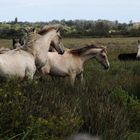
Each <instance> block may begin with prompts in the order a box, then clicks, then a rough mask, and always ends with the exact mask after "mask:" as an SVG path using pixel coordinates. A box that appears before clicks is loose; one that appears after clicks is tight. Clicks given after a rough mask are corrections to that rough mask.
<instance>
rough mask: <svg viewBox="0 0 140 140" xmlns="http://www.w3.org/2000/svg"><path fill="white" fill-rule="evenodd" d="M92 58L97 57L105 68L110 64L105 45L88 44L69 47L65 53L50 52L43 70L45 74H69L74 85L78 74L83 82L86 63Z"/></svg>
mask: <svg viewBox="0 0 140 140" xmlns="http://www.w3.org/2000/svg"><path fill="white" fill-rule="evenodd" d="M91 58H95V59H96V60H97V61H98V62H99V63H101V64H102V65H103V66H104V68H105V69H108V68H109V66H110V65H109V61H108V58H107V51H106V49H105V48H104V47H96V46H95V45H88V46H86V47H84V48H80V49H67V50H65V53H64V54H63V55H59V54H57V53H56V52H48V61H47V63H46V65H45V66H44V67H42V69H41V71H42V74H43V75H48V74H50V75H54V76H64V77H66V76H68V77H69V78H70V81H71V84H72V85H73V84H74V82H75V78H76V76H80V79H81V82H83V71H84V64H85V62H87V61H88V60H89V59H91Z"/></svg>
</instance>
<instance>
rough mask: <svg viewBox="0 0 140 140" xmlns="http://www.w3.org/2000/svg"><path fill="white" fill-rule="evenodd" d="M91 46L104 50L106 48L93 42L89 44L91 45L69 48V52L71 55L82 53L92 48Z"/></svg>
mask: <svg viewBox="0 0 140 140" xmlns="http://www.w3.org/2000/svg"><path fill="white" fill-rule="evenodd" d="M93 48H97V49H103V50H104V51H106V48H105V47H98V46H96V45H94V44H91V45H86V46H85V47H82V48H76V49H71V50H70V51H69V53H71V54H73V55H82V54H83V53H84V52H86V51H87V50H89V49H93Z"/></svg>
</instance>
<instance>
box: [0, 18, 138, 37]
mask: <svg viewBox="0 0 140 140" xmlns="http://www.w3.org/2000/svg"><path fill="white" fill-rule="evenodd" d="M48 24H59V25H62V27H63V28H62V35H63V37H120V36H121V37H137V36H140V23H133V22H132V21H130V22H129V23H119V22H118V21H117V20H116V21H109V20H96V21H93V20H60V21H59V20H53V21H50V22H18V19H17V18H16V20H15V21H13V22H0V38H17V37H20V36H22V35H23V31H22V29H23V28H28V27H36V28H37V29H39V28H41V27H42V26H44V25H48Z"/></svg>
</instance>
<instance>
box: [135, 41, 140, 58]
mask: <svg viewBox="0 0 140 140" xmlns="http://www.w3.org/2000/svg"><path fill="white" fill-rule="evenodd" d="M137 48H138V52H137V56H136V58H137V59H138V60H140V40H138V47H137Z"/></svg>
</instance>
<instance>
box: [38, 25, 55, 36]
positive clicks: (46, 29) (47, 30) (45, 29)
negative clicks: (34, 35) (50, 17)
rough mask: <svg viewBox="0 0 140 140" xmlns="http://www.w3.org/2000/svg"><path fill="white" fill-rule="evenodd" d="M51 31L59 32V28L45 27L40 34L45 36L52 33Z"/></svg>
mask: <svg viewBox="0 0 140 140" xmlns="http://www.w3.org/2000/svg"><path fill="white" fill-rule="evenodd" d="M51 30H57V27H55V26H50V27H47V26H45V27H43V28H42V29H41V30H40V31H38V34H40V35H44V34H46V33H48V32H50V31H51Z"/></svg>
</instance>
